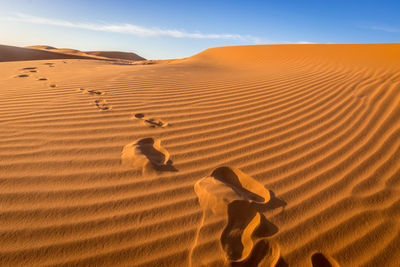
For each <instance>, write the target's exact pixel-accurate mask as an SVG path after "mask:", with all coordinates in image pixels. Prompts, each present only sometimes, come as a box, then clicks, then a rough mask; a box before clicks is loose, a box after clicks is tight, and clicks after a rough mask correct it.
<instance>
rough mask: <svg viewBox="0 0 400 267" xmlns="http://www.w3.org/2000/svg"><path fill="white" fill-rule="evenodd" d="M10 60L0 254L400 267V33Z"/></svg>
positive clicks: (58, 260)
mask: <svg viewBox="0 0 400 267" xmlns="http://www.w3.org/2000/svg"><path fill="white" fill-rule="evenodd" d="M0 61H2V62H0V73H1V76H0V266H10V267H15V266H296V267H297V266H300V267H302V266H304V267H307V266H310V267H311V266H314V267H316V266H393V267H395V266H400V220H399V219H400V44H342V45H340V44H332V45H329V44H326V45H317V44H301V45H254V46H233V47H218V48H210V49H207V50H205V51H203V52H201V53H199V54H196V55H193V56H191V57H188V58H183V59H174V60H164V61H162V60H152V61H147V60H145V59H144V58H142V57H140V55H139V56H138V55H135V54H130V53H117V52H104V51H103V52H99V51H97V52H82V51H78V50H73V49H56V48H52V47H46V46H34V47H30V48H17V47H10V46H0Z"/></svg>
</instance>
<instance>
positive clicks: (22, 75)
mask: <svg viewBox="0 0 400 267" xmlns="http://www.w3.org/2000/svg"><path fill="white" fill-rule="evenodd" d="M26 77H29V75H28V74H20V75H17V76H15V78H26Z"/></svg>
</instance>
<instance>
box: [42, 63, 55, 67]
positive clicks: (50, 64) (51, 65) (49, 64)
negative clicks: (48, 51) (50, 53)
mask: <svg viewBox="0 0 400 267" xmlns="http://www.w3.org/2000/svg"><path fill="white" fill-rule="evenodd" d="M43 65H47V66H49V67H54V63H51V62H47V63H43Z"/></svg>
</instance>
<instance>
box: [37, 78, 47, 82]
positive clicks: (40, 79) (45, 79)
mask: <svg viewBox="0 0 400 267" xmlns="http://www.w3.org/2000/svg"><path fill="white" fill-rule="evenodd" d="M38 81H47V78H39V79H38Z"/></svg>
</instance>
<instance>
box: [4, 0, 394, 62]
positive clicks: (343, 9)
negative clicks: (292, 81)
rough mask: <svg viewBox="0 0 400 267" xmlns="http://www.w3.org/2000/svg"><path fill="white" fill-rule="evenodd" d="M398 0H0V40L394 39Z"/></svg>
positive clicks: (154, 52) (161, 44)
mask: <svg viewBox="0 0 400 267" xmlns="http://www.w3.org/2000/svg"><path fill="white" fill-rule="evenodd" d="M399 14H400V1H384V0H383V1H378V0H376V1H369V0H364V1H362V0H360V1H354V0H353V1H351V0H348V1H341V0H336V1H334V0H326V1H324V0H319V1H311V0H310V1H307V0H305V1H294V0H293V1H289V0H288V1H284V0H281V1H279V0H275V1H267V0H265V1H250V0H249V1H244V0H242V1H235V0H232V1H225V0H220V1H217V0H214V1H208V0H203V1H189V0H187V1H174V0H169V1H168V0H165V1H152V0H147V1H134V0H132V1H117V0H115V1H102V0H98V1H85V0H81V1H76V0H70V1H65V0H58V1H55V0H53V1H51V0H30V1H28V0H20V1H19V0H0V44H6V45H16V46H27V45H36V44H46V45H51V46H55V47H67V48H75V49H80V50H118V51H130V52H135V53H138V54H139V55H141V56H144V57H146V58H149V59H167V58H180V57H187V56H191V55H193V54H196V53H198V52H200V51H202V50H204V49H207V48H209V47H215V46H227V45H246V44H285V43H308V42H310V43H396V42H400V19H399V18H400V15H399Z"/></svg>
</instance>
